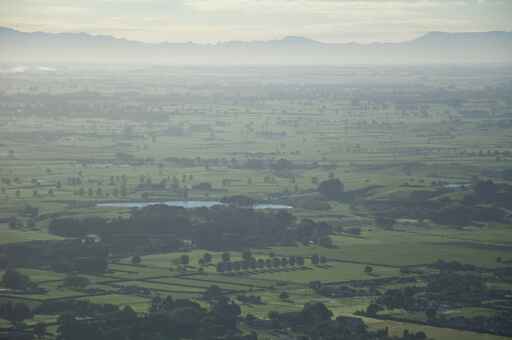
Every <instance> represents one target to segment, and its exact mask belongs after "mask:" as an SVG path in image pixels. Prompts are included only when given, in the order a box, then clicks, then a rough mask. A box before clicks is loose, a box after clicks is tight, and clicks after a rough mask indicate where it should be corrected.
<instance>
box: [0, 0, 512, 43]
mask: <svg viewBox="0 0 512 340" xmlns="http://www.w3.org/2000/svg"><path fill="white" fill-rule="evenodd" d="M0 25H1V26H8V27H13V28H16V29H20V30H24V31H49V32H64V31H66V32H90V33H97V34H109V35H113V36H116V37H123V38H128V39H134V40H142V41H149V42H159V41H175V42H181V41H196V42H217V41H227V40H268V39H276V38H281V37H283V36H287V35H301V36H306V37H309V38H313V39H317V40H321V41H326V42H349V41H357V42H372V41H402V40H407V39H412V38H414V37H416V36H418V35H420V34H423V33H425V32H429V31H490V30H507V31H510V30H511V29H512V0H0Z"/></svg>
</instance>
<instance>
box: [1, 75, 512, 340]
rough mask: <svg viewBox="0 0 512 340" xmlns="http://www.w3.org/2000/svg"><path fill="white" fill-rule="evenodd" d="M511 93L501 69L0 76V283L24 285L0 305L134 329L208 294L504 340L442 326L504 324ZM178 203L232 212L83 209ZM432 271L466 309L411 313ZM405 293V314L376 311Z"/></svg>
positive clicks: (511, 258)
mask: <svg viewBox="0 0 512 340" xmlns="http://www.w3.org/2000/svg"><path fill="white" fill-rule="evenodd" d="M511 91H512V71H511V69H510V68H507V67H504V66H481V67H476V66H475V67H470V66H464V67H460V68H453V69H452V68H449V67H447V66H425V67H420V66H417V67H405V66H404V67H398V66H396V67H347V68H341V67H339V68H338V67H333V68H328V67H311V68H307V67H296V68H294V67H290V68H285V67H283V68H281V67H268V68H266V67H255V68H251V67H248V68H243V69H237V68H229V67H226V68H222V67H219V68H215V67H213V68H206V67H205V68H173V67H168V68H167V67H166V68H162V69H158V68H151V67H142V68H139V69H112V70H104V69H97V68H95V67H90V68H87V67H85V66H84V67H83V69H71V68H64V69H62V70H60V69H57V71H55V72H48V73H46V72H36V71H34V72H31V71H27V72H25V73H16V74H14V73H13V74H9V73H2V74H0V136H1V138H0V179H1V183H0V189H1V192H0V264H1V265H2V267H1V274H2V276H5V273H6V272H8V271H9V270H10V269H13V268H14V269H15V270H16V272H19V273H21V274H22V276H25V277H28V278H29V280H30V281H31V282H32V283H33V284H34V287H31V289H28V290H26V291H20V290H18V289H10V288H9V287H1V292H0V302H2V303H6V302H8V301H11V302H13V303H26V304H28V305H30V306H31V307H32V308H33V309H34V310H37V307H40V306H45V308H46V305H47V304H49V303H73V302H83V301H87V302H89V303H91V304H94V305H114V306H119V307H124V306H130V307H131V308H132V309H133V310H134V311H135V312H136V313H137V315H139V316H140V315H145V313H148V312H149V311H150V310H151V308H154V300H155V298H156V297H157V296H158V297H162V298H165V297H166V296H171V297H172V298H173V299H175V300H176V299H189V300H192V301H195V302H197V303H199V304H200V305H201V306H204V307H205V308H208V306H209V303H210V302H211V301H210V300H209V299H208V297H207V295H208V293H207V292H208V291H209V288H211V287H212V286H215V287H217V288H219V289H220V293H219V294H221V295H222V296H224V297H227V298H230V299H232V300H233V301H236V302H237V303H238V304H240V306H241V315H240V319H241V320H245V318H247V316H248V315H251V316H254V317H256V318H259V319H261V320H268V319H269V313H270V312H277V313H287V312H294V311H300V310H302V308H303V306H304V305H305V304H307V303H310V302H322V303H323V304H325V306H327V307H328V308H329V309H330V310H331V311H332V312H333V314H334V316H351V317H352V316H357V317H360V318H362V320H364V321H365V322H366V323H367V325H368V326H369V328H370V329H377V328H385V327H388V329H389V331H390V333H391V334H393V335H401V334H402V332H403V330H405V329H408V330H409V331H413V332H420V331H423V332H425V333H426V334H427V335H428V337H429V338H433V339H437V340H455V339H462V338H463V339H470V340H471V339H475V340H476V339H489V340H498V339H506V338H507V335H508V336H512V335H511V334H507V335H505V334H502V333H500V332H498V331H496V328H494V329H486V328H485V327H484V328H482V329H467V327H465V326H461V324H460V323H459V324H455V323H454V322H452V321H450V320H452V319H451V318H455V317H459V318H462V319H464V318H466V319H468V318H474V317H480V316H481V317H492V316H494V315H496V314H499V313H501V312H504V313H509V314H506V315H511V313H512V301H511V300H510V296H511V294H510V292H511V291H512V275H511V272H510V269H511V268H512V267H511V263H512V218H511V216H512V206H511V205H510V202H511V201H509V200H508V198H510V197H511V196H510V193H511V192H512V191H511V189H510V188H511V185H512V177H511V170H512V138H511V137H512V115H511V112H512V101H511V99H510V96H509V93H511ZM336 180H339V182H340V183H342V190H341V192H339V193H334V194H333V193H331V192H330V191H327V192H324V191H322V189H321V188H322V183H330V184H333V185H335V184H336V183H337V182H335V181H336ZM329 181H331V182H329ZM331 187H332V186H331ZM489 192H490V194H489ZM336 195H337V196H336ZM241 197H242V198H243V199H250V200H251V202H254V203H257V204H268V205H269V207H270V208H272V207H273V206H275V207H277V206H286V207H290V208H291V209H262V210H254V211H252V209H248V208H247V207H245V206H242V207H241V206H240V204H238V206H237V204H236V202H238V201H237V200H242V198H241ZM230 199H231V200H230ZM190 201H198V202H221V201H222V202H231V203H232V202H235V204H231V203H229V204H228V203H224V204H223V205H221V206H220V207H214V208H201V207H199V208H196V209H180V208H171V207H164V206H152V207H146V208H141V209H136V208H117V207H112V206H111V207H99V206H98V204H101V203H144V202H146V203H147V202H190ZM230 204H231V205H233V207H232V206H231V205H230ZM242 205H243V204H242ZM230 209H233V210H230ZM248 210H250V211H251V212H248ZM262 221H263V222H262ZM258 223H261V224H262V225H261V232H259V230H254V228H256V227H254V226H257V227H259V226H260V225H258ZM274 224H275V225H274ZM282 225H286V228H284V227H283V228H282ZM209 227H211V228H210V229H208V228H209ZM212 228H215V229H212ZM208 230H213V231H212V232H208ZM232 235H237V237H236V238H234V237H233V236H232ZM214 241H215V242H217V241H218V242H217V243H215V242H214ZM217 244H220V245H222V246H218V247H216V246H215V245H217ZM13 254H24V255H26V256H20V258H22V260H19V261H18V260H15V259H14V256H13ZM91 254H92V255H91ZM206 254H208V255H206ZM84 258H94V259H95V260H97V259H100V260H101V261H104V262H105V263H99V264H98V263H97V262H94V263H93V262H91V263H89V262H87V263H85V262H84V261H82V260H83V259H84ZM299 258H302V260H303V262H302V263H300V260H298V259H299ZM315 258H317V259H318V261H315V260H314V259H315ZM440 260H441V262H440ZM101 261H100V262H101ZM455 262H456V263H457V264H456V265H454V264H453V263H455ZM225 263H229V266H227V265H226V266H224V264H225ZM445 263H448V264H445ZM450 263H451V264H450ZM260 264H261V265H260ZM465 265H467V266H470V267H460V266H465ZM227 268H229V269H227ZM461 268H462V269H461ZM447 273H448V274H449V275H454V277H456V278H466V276H465V275H469V276H470V277H478V279H479V280H480V281H478V282H479V283H478V284H475V285H476V286H478V287H479V289H481V290H482V291H481V299H480V300H479V301H454V302H453V303H452V304H449V303H439V305H436V313H437V314H436V317H435V318H434V319H432V318H429V317H427V316H426V315H427V314H426V313H427V310H426V308H423V307H424V306H423V307H421V305H422V300H421V299H420V298H421V296H423V295H429V294H431V295H432V296H434V295H435V296H438V295H439V296H441V295H443V294H445V293H446V292H444V291H439V290H437V288H435V287H437V286H436V282H437V281H436V280H438V279H439V280H441V279H442V275H444V274H447ZM448 274H447V275H448ZM76 277H79V278H82V279H85V280H82V281H81V283H80V282H79V283H77V284H75V283H73V282H74V281H73V280H71V279H73V278H74V279H76ZM70 278H71V279H70ZM407 287H409V288H411V287H412V289H417V290H418V293H417V294H416V295H415V296H412V297H410V298H411V301H410V305H405V304H404V305H399V304H396V305H395V304H393V303H388V302H389V301H388V300H385V297H387V293H386V292H389V291H393V290H397V291H402V290H404V291H405V289H406V288H407ZM456 288H457V287H456ZM456 288H454V289H456ZM498 290H499V292H498ZM255 296H257V297H258V299H259V300H258V299H255V300H254V301H252V300H251V299H254V297H255ZM429 296H430V295H429ZM390 300H391V298H390ZM372 304H379V306H380V307H379V308H382V309H379V310H378V311H376V312H375V313H372V311H371V309H370V310H369V306H370V305H372ZM388 305H389V306H388ZM411 306H412V307H411ZM388 307H389V308H388ZM395 307H396V308H395ZM422 308H423V309H422ZM270 314H272V313H270ZM57 319H58V315H57V314H56V313H48V314H47V312H41V313H35V315H34V316H33V317H30V318H27V319H25V320H23V322H22V323H21V326H20V325H19V324H18V323H16V325H15V323H14V322H11V321H8V320H6V319H0V329H1V331H8V330H9V329H11V327H14V326H19V327H21V328H22V329H23V328H24V329H29V330H30V329H31V327H33V326H34V325H35V324H38V323H42V324H46V325H47V330H48V334H46V336H47V338H48V339H53V338H55V337H56V335H57V327H56V323H57ZM276 320H277V319H276ZM281 321H282V320H281ZM450 322H452V323H450ZM242 324H243V326H244V327H246V328H245V329H246V330H248V331H250V330H254V329H253V328H251V324H250V322H242ZM278 328H279V327H278ZM259 332H261V333H259V334H261V335H262V336H264V337H261V338H263V339H265V337H267V338H268V339H279V336H280V335H279V334H280V333H279V332H277V331H276V329H272V328H270V329H264V330H260V331H259ZM281 335H282V334H281Z"/></svg>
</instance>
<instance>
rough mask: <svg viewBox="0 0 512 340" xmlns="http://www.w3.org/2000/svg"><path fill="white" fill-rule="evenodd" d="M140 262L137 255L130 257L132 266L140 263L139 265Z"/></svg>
mask: <svg viewBox="0 0 512 340" xmlns="http://www.w3.org/2000/svg"><path fill="white" fill-rule="evenodd" d="M141 261H142V259H141V258H140V256H139V255H134V256H133V257H132V264H135V265H137V264H140V263H141Z"/></svg>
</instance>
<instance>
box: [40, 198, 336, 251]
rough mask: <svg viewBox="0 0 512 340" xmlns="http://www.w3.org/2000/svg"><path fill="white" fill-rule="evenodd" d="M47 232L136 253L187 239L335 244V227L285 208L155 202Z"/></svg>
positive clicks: (227, 245) (224, 244)
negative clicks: (332, 236) (92, 239)
mask: <svg viewBox="0 0 512 340" xmlns="http://www.w3.org/2000/svg"><path fill="white" fill-rule="evenodd" d="M49 231H50V232H51V233H53V234H56V235H61V236H66V237H85V236H86V235H89V234H95V235H99V237H100V238H101V240H102V242H103V244H106V245H107V246H108V248H109V250H110V251H111V252H113V253H116V254H118V253H128V252H132V251H133V248H145V249H148V251H149V250H152V251H155V250H159V251H162V250H177V249H178V248H179V247H180V246H181V247H183V243H182V241H183V240H191V241H192V243H193V246H196V247H199V248H204V249H210V250H223V249H247V248H253V247H254V248H257V247H266V246H272V245H293V244H295V243H297V242H301V243H311V242H313V243H319V244H323V245H326V246H331V245H332V240H330V239H329V238H328V236H329V234H330V233H332V227H331V226H330V225H328V224H327V223H316V222H314V221H312V220H303V221H301V222H300V223H297V222H296V221H295V218H294V216H293V215H292V214H290V213H289V212H287V211H283V210H280V211H276V212H262V211H256V210H253V209H248V208H239V207H235V206H217V207H213V208H210V209H207V208H199V209H191V210H187V209H183V208H176V207H168V206H165V205H156V206H149V207H146V208H143V209H137V210H135V211H133V212H132V214H131V216H130V217H129V218H125V219H114V220H105V219H100V218H95V219H82V220H80V219H58V220H54V221H52V222H51V223H50V226H49ZM180 240H181V241H180ZM180 242H181V243H180ZM158 244H160V245H161V246H160V247H158V246H156V245H158Z"/></svg>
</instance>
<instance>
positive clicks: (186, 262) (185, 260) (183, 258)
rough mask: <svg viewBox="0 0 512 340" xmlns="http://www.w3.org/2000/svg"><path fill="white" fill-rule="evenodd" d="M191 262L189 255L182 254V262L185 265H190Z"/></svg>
mask: <svg viewBox="0 0 512 340" xmlns="http://www.w3.org/2000/svg"><path fill="white" fill-rule="evenodd" d="M189 262H190V257H189V256H188V255H181V257H180V263H181V264H182V265H184V266H186V265H188V264H189Z"/></svg>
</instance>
